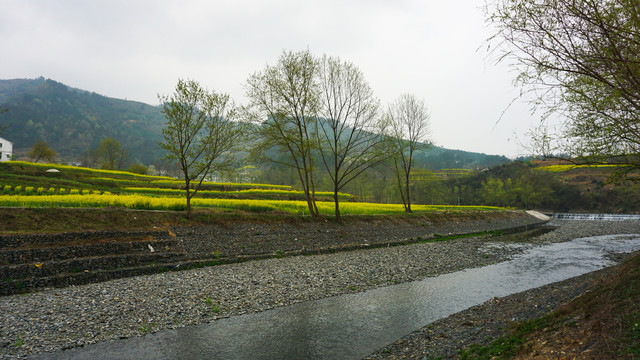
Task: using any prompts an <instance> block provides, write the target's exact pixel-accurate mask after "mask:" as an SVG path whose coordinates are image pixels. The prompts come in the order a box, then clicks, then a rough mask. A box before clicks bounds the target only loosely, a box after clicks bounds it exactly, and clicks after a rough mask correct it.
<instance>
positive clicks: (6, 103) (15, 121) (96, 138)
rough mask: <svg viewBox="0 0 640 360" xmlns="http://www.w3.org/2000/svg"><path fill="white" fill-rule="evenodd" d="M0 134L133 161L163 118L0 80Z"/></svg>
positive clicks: (78, 154) (44, 84)
mask: <svg viewBox="0 0 640 360" xmlns="http://www.w3.org/2000/svg"><path fill="white" fill-rule="evenodd" d="M0 107H4V108H7V109H8V110H9V111H7V112H6V113H4V114H2V115H0V126H8V127H7V128H6V129H5V130H4V132H3V135H2V137H4V138H6V139H8V140H10V141H12V142H13V143H14V148H15V150H14V152H15V153H18V154H20V153H23V154H24V153H25V152H26V151H27V150H28V149H30V148H31V147H32V146H33V144H34V143H35V142H36V141H37V140H43V141H45V142H46V143H47V144H48V145H49V146H50V147H51V148H53V149H54V150H55V151H57V152H58V153H59V154H60V156H61V157H62V158H63V159H64V160H65V161H67V162H68V161H79V160H80V159H81V158H82V157H83V155H84V154H86V153H87V152H88V151H89V150H91V149H94V148H95V147H96V146H97V145H98V144H99V143H100V141H102V140H103V139H104V138H105V137H111V138H114V139H116V140H117V141H118V142H120V144H121V145H122V146H123V148H125V149H127V151H128V152H129V154H130V157H131V160H132V161H139V162H142V163H143V164H151V163H152V162H153V161H154V160H157V159H160V158H162V157H163V156H164V154H163V152H162V150H161V149H160V147H159V146H158V144H157V142H158V141H160V140H161V130H162V128H163V127H164V124H165V121H166V120H165V118H164V115H163V114H162V112H161V111H160V110H161V108H160V107H159V106H152V105H148V104H145V103H141V102H137V101H128V100H121V99H115V98H109V97H106V96H102V95H99V94H96V93H94V92H90V91H86V90H80V89H74V88H71V87H69V86H66V85H64V84H62V83H60V82H57V81H54V80H51V79H45V78H43V77H40V78H37V79H12V80H0ZM509 161H510V160H509V159H508V158H506V157H504V156H498V155H486V154H481V153H472V152H467V151H462V150H448V149H444V148H440V147H434V148H432V149H430V150H427V151H421V152H420V153H419V154H417V156H416V166H417V167H422V168H429V169H434V170H437V169H443V168H467V169H473V168H486V167H490V166H494V165H498V164H502V163H506V162H509Z"/></svg>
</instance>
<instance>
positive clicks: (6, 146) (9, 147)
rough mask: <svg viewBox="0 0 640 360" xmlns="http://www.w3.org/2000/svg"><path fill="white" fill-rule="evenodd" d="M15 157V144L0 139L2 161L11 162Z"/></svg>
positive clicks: (0, 159)
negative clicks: (13, 156) (12, 157)
mask: <svg viewBox="0 0 640 360" xmlns="http://www.w3.org/2000/svg"><path fill="white" fill-rule="evenodd" d="M12 155H13V143H12V142H11V141H9V140H6V139H3V138H1V137H0V161H9V160H11V156H12Z"/></svg>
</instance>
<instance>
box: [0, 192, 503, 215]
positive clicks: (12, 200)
mask: <svg viewBox="0 0 640 360" xmlns="http://www.w3.org/2000/svg"><path fill="white" fill-rule="evenodd" d="M192 205H193V206H194V207H202V208H218V209H226V210H240V211H247V212H269V211H284V212H287V213H291V214H303V215H304V214H305V213H306V214H308V208H307V203H306V202H304V201H285V200H237V199H192ZM317 205H318V210H319V211H320V213H322V214H332V213H333V211H334V203H333V202H326V201H320V202H318V203H317ZM0 206H16V207H90V208H91V207H95V208H101V207H108V206H112V207H125V208H129V209H146V210H184V209H185V208H186V202H185V200H184V198H180V197H152V196H144V195H113V194H102V195H99V194H87V195H81V194H69V195H30V196H26V195H3V196H0ZM412 208H413V210H414V211H415V212H428V211H456V210H498V209H501V208H498V207H492V206H449V205H413V206H412ZM340 209H341V212H342V213H343V214H353V215H355V214H363V215H364V214H369V215H373V214H394V213H402V212H404V209H403V207H402V205H400V204H374V203H349V202H345V203H341V205H340Z"/></svg>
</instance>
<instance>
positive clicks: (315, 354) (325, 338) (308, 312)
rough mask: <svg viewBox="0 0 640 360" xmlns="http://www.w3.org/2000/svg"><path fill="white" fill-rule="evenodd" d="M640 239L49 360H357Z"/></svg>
mask: <svg viewBox="0 0 640 360" xmlns="http://www.w3.org/2000/svg"><path fill="white" fill-rule="evenodd" d="M638 250H640V235H615V236H599V237H591V238H583V239H576V240H573V241H570V242H565V243H557V244H551V245H545V246H540V247H534V248H530V249H527V250H526V251H525V252H524V253H523V254H521V255H518V256H516V257H514V258H513V259H512V260H510V261H506V262H502V263H498V264H494V265H490V266H485V267H482V268H476V269H467V270H463V271H459V272H455V273H450V274H445V275H441V276H438V277H433V278H427V279H424V280H421V281H415V282H410V283H404V284H399V285H393V286H388V287H384V288H378V289H373V290H369V291H365V292H361V293H357V294H348V295H342V296H335V297H331V298H326V299H322V300H317V301H309V302H304V303H300V304H296V305H291V306H286V307H282V308H277V309H274V310H269V311H265V312H261V313H255V314H247V315H240V316H232V317H230V318H226V319H221V320H216V321H214V322H211V323H208V324H202V325H194V326H188V327H184V328H181V329H177V330H164V331H160V332H158V333H155V334H149V335H146V336H143V337H138V338H131V339H123V340H117V341H111V342H104V343H99V344H94V345H89V346H85V347H83V348H77V349H71V350H65V351H62V352H59V353H55V354H48V356H47V358H58V359H143V358H144V359H359V358H362V357H363V356H366V355H368V354H370V353H372V352H374V351H376V350H377V349H379V348H381V347H383V346H385V345H387V344H389V343H391V342H393V341H395V340H397V339H398V338H400V337H402V336H404V335H406V334H408V333H410V332H412V331H414V330H417V329H419V328H421V327H423V326H425V325H427V324H429V323H431V322H433V321H435V320H438V319H440V318H443V317H446V316H448V315H450V314H453V313H456V312H459V311H461V310H464V309H466V308H469V307H471V306H474V305H477V304H481V303H483V302H485V301H487V300H489V299H491V298H493V297H496V296H498V297H501V296H506V295H510V294H514V293H518V292H521V291H524V290H528V289H531V288H535V287H540V286H543V285H546V284H549V283H552V282H556V281H561V280H564V279H568V278H571V277H574V276H578V275H582V274H585V273H588V272H591V271H595V270H599V269H601V268H604V267H606V266H610V265H613V262H612V261H611V260H608V258H607V254H610V253H622V252H625V253H627V252H633V251H638Z"/></svg>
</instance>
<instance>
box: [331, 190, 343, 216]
mask: <svg viewBox="0 0 640 360" xmlns="http://www.w3.org/2000/svg"><path fill="white" fill-rule="evenodd" d="M333 201H334V202H335V204H336V221H337V222H339V223H340V222H342V218H341V217H340V200H339V199H338V187H337V186H335V187H334V188H333Z"/></svg>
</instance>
